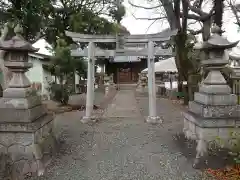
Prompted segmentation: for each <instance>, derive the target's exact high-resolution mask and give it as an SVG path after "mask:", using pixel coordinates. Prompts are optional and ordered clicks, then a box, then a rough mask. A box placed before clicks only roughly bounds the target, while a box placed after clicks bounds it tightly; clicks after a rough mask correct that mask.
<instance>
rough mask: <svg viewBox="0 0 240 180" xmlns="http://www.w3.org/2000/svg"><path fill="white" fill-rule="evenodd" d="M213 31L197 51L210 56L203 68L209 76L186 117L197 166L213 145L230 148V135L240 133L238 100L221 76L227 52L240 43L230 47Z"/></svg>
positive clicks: (226, 41) (215, 30)
mask: <svg viewBox="0 0 240 180" xmlns="http://www.w3.org/2000/svg"><path fill="white" fill-rule="evenodd" d="M211 30H212V35H211V36H210V38H209V40H208V41H206V42H204V43H203V44H202V45H201V46H200V47H198V49H200V50H202V51H204V52H205V53H206V54H208V57H209V59H205V60H202V66H204V68H205V69H208V70H209V73H208V75H207V77H206V78H205V79H204V80H203V81H202V82H201V84H200V85H199V92H195V94H194V100H193V101H191V102H189V110H188V111H187V112H184V113H183V115H184V129H183V131H184V134H185V136H186V137H187V138H188V139H192V140H196V141H197V149H196V150H197V155H196V159H195V162H194V166H196V165H197V164H198V162H199V158H200V157H202V156H203V155H204V154H205V153H206V152H207V148H208V147H209V145H210V144H211V143H210V142H215V143H217V144H218V145H221V146H225V147H230V140H231V139H232V137H231V131H232V130H234V131H237V132H240V129H239V128H235V127H237V126H239V125H240V118H239V117H240V106H238V105H237V96H236V95H234V94H231V88H230V87H229V86H228V84H227V82H226V80H225V79H224V77H223V75H222V73H221V70H222V69H223V68H224V66H225V65H226V64H228V58H227V56H226V54H225V50H226V49H229V48H233V47H235V46H236V45H237V44H238V41H237V42H233V43H231V42H229V41H228V40H227V39H225V38H224V37H222V36H220V35H219V34H220V33H219V32H220V31H221V29H220V28H219V27H217V26H214V27H213V28H212V29H211ZM218 138H220V139H221V142H219V140H218Z"/></svg>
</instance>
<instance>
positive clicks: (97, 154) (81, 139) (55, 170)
mask: <svg viewBox="0 0 240 180" xmlns="http://www.w3.org/2000/svg"><path fill="white" fill-rule="evenodd" d="M169 106H170V105H169ZM165 108H166V107H165ZM168 108H170V109H171V108H172V107H168ZM80 116H82V113H81V112H70V113H65V114H62V115H59V116H58V117H57V119H56V133H57V135H58V136H59V138H60V139H61V141H62V146H61V148H60V153H59V155H58V156H57V157H56V158H55V159H54V161H53V162H52V164H51V165H50V166H49V168H48V169H47V173H46V176H45V177H41V178H36V179H38V180H40V179H41V180H200V179H202V178H201V176H200V173H199V172H198V171H196V170H194V169H193V168H192V167H191V163H190V162H188V161H187V160H186V158H185V157H184V156H182V154H181V153H180V152H178V150H177V148H176V145H175V144H174V143H173V142H172V137H171V136H168V134H167V129H166V128H164V127H163V125H149V124H147V123H145V122H144V119H143V117H142V116H141V115H140V113H139V110H138V108H137V102H136V100H135V97H134V93H133V92H132V91H128V90H123V91H119V92H118V93H117V95H116V97H115V99H114V100H113V102H112V105H110V106H109V108H108V110H107V111H106V112H105V114H104V116H105V117H106V118H104V119H103V120H102V121H100V122H98V123H96V124H94V125H92V126H89V125H87V124H82V123H81V122H80Z"/></svg>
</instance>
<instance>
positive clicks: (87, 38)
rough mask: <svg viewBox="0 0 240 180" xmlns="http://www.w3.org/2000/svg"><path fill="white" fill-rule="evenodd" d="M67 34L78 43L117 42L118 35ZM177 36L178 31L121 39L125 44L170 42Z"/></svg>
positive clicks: (68, 32)
mask: <svg viewBox="0 0 240 180" xmlns="http://www.w3.org/2000/svg"><path fill="white" fill-rule="evenodd" d="M65 33H66V35H67V36H69V37H71V38H72V39H73V41H76V42H102V43H106V42H117V38H116V35H90V34H81V33H76V32H71V31H65ZM176 34H177V30H165V31H163V32H160V33H156V34H137V35H123V36H122V37H121V38H123V39H124V42H125V43H148V42H149V41H153V42H163V41H168V40H170V38H171V36H174V35H176Z"/></svg>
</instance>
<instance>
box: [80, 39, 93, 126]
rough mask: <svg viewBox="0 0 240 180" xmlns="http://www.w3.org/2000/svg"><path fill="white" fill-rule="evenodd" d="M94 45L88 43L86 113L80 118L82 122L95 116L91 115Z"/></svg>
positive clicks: (86, 121)
mask: <svg viewBox="0 0 240 180" xmlns="http://www.w3.org/2000/svg"><path fill="white" fill-rule="evenodd" d="M94 49H95V45H94V43H93V42H89V43H88V71H87V98H86V114H85V116H84V117H83V118H82V120H81V121H82V122H83V123H88V122H89V121H91V120H94V119H95V118H94V117H93V116H92V115H93V103H94V76H95V75H94V73H95V70H94V66H95V55H94V51H95V50H94Z"/></svg>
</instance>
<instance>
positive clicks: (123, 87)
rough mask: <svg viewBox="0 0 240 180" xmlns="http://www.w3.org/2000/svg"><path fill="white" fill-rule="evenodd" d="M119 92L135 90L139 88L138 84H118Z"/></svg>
mask: <svg viewBox="0 0 240 180" xmlns="http://www.w3.org/2000/svg"><path fill="white" fill-rule="evenodd" d="M117 87H118V89H119V90H135V89H136V88H137V84H118V85H117Z"/></svg>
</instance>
